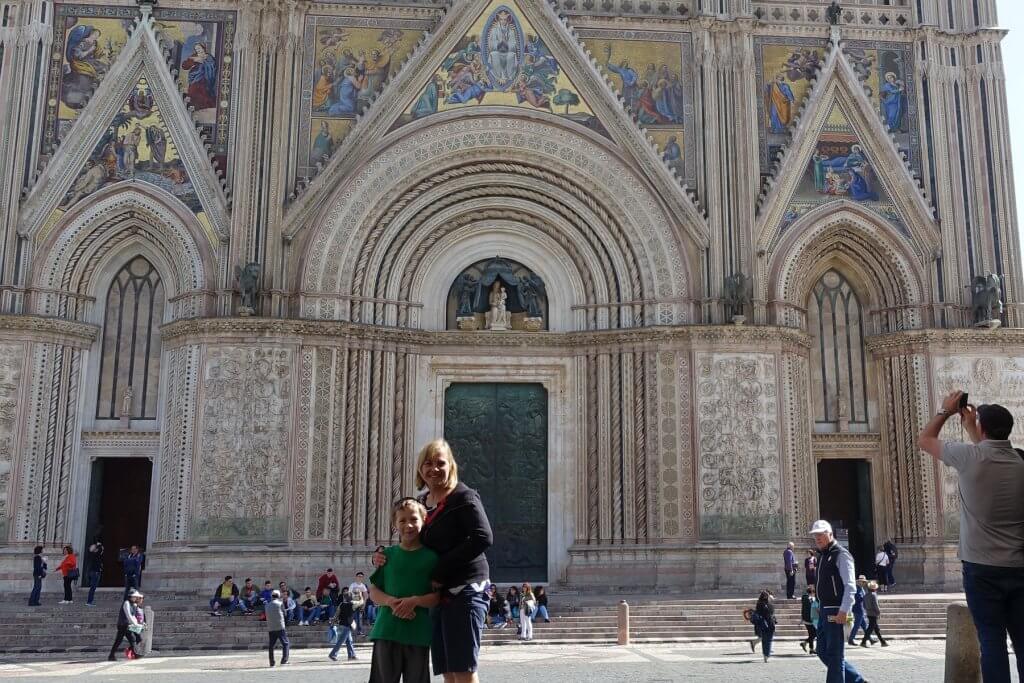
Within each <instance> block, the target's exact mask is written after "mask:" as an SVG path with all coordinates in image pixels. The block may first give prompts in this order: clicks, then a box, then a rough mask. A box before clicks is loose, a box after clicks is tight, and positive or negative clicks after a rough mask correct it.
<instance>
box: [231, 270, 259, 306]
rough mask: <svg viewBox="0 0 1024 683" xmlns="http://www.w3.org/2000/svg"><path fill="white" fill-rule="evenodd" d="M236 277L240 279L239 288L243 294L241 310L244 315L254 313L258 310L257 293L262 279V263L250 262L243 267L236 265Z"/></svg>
mask: <svg viewBox="0 0 1024 683" xmlns="http://www.w3.org/2000/svg"><path fill="white" fill-rule="evenodd" d="M235 277H236V278H237V279H238V290H239V292H240V294H241V306H240V308H239V311H240V312H241V313H242V314H243V315H252V314H253V313H255V312H256V294H257V289H258V287H259V280H260V264H258V263H256V262H252V263H248V264H246V265H245V267H244V268H243V267H242V266H235Z"/></svg>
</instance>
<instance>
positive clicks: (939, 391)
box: [932, 355, 1024, 539]
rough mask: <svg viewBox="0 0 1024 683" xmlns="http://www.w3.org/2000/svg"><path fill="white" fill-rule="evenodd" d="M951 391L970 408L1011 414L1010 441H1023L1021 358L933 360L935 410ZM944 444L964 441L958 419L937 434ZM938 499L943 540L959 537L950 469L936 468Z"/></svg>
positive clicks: (956, 497)
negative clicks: (990, 406) (964, 396)
mask: <svg viewBox="0 0 1024 683" xmlns="http://www.w3.org/2000/svg"><path fill="white" fill-rule="evenodd" d="M954 389H962V390H964V391H967V392H968V393H969V394H970V397H969V400H970V402H971V403H973V404H974V405H981V404H982V403H998V404H1000V405H1002V406H1004V407H1005V408H1006V409H1007V410H1009V411H1010V412H1011V413H1013V432H1011V434H1010V440H1011V441H1013V442H1016V443H1019V442H1020V441H1021V440H1024V431H1022V429H1024V357H1022V356H1011V357H998V356H992V355H986V356H949V357H945V358H936V359H935V382H934V384H933V385H932V391H933V398H934V399H935V403H934V406H935V410H938V407H939V405H940V404H941V402H942V398H943V397H944V396H945V395H946V394H948V393H949V392H950V391H953V390H954ZM939 436H940V438H941V439H943V440H944V441H967V440H968V439H967V435H966V434H964V433H963V432H962V430H961V428H960V420H959V419H952V420H949V421H948V422H946V426H945V427H943V428H942V433H941V434H940V435H939ZM939 467H940V477H941V484H940V487H939V491H940V495H941V496H942V526H943V534H944V536H945V537H946V538H947V539H956V538H959V536H960V493H959V490H958V488H957V473H956V470H954V469H953V468H952V467H946V466H945V465H939Z"/></svg>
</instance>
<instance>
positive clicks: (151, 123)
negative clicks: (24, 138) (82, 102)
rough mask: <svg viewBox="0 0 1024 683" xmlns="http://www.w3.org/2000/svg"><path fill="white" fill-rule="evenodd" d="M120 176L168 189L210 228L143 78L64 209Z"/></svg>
mask: <svg viewBox="0 0 1024 683" xmlns="http://www.w3.org/2000/svg"><path fill="white" fill-rule="evenodd" d="M121 181H141V182H145V183H149V184H150V185H155V186H157V187H159V188H160V189H162V190H165V191H167V192H169V193H170V194H172V195H174V196H175V197H177V198H178V199H179V200H181V202H182V203H184V204H185V206H187V207H188V208H189V209H191V210H192V212H193V213H195V214H196V215H197V217H198V218H199V220H200V222H202V223H203V224H204V226H206V227H207V228H208V229H211V228H210V224H209V221H208V219H207V217H206V214H205V213H204V212H203V206H202V204H201V203H200V202H199V197H198V196H197V195H196V192H195V189H194V188H193V186H192V180H191V179H190V177H189V173H188V171H187V170H186V169H185V165H184V164H183V163H182V161H181V157H180V156H179V154H178V149H177V147H176V146H175V144H174V141H173V140H171V134H170V132H169V131H168V130H167V126H166V124H165V123H164V120H163V117H162V116H161V114H160V110H159V109H158V108H157V106H156V103H155V102H154V101H153V95H152V93H151V91H150V87H149V83H148V82H147V81H146V79H144V78H143V79H140V80H139V82H138V83H137V84H136V86H135V89H134V90H133V91H132V93H131V94H130V95H129V96H128V99H127V101H126V102H125V104H124V106H123V107H122V108H121V111H120V112H118V113H117V114H116V115H114V118H113V120H112V121H111V122H110V125H109V126H108V127H107V130H106V132H105V133H104V134H103V137H101V138H100V141H99V144H97V145H96V148H95V149H94V150H93V152H92V154H90V155H89V158H88V159H87V160H86V162H85V168H84V169H83V171H82V173H81V175H79V176H78V178H77V179H76V180H75V182H74V183H72V185H71V188H70V189H69V190H68V192H67V194H66V195H65V196H64V199H63V201H62V202H61V204H60V209H61V210H66V209H70V208H71V207H72V206H74V205H75V204H77V203H78V202H79V201H81V200H82V199H85V198H86V197H88V196H89V195H91V194H92V193H94V192H96V191H97V190H99V189H101V188H103V187H106V186H107V185H112V184H114V183H117V182H121Z"/></svg>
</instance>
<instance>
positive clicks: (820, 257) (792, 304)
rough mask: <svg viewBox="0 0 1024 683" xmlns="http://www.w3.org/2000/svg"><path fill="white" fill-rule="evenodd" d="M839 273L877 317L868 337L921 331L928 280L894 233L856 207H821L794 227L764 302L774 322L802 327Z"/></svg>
mask: <svg viewBox="0 0 1024 683" xmlns="http://www.w3.org/2000/svg"><path fill="white" fill-rule="evenodd" d="M830 269H836V270H839V271H840V272H842V273H843V275H844V276H845V277H846V278H847V279H848V280H849V281H850V283H851V285H852V286H853V288H854V289H855V290H856V291H857V293H858V295H859V296H860V298H861V301H862V303H863V304H864V305H865V307H866V308H867V309H868V310H869V311H874V312H875V315H874V317H873V319H871V320H869V329H868V333H869V334H870V333H875V332H883V331H892V330H895V329H907V328H914V327H919V326H920V325H921V323H922V308H921V307H922V305H923V304H924V303H925V302H926V300H927V298H928V297H927V290H928V280H927V277H926V276H925V274H924V272H923V271H922V269H921V267H920V265H919V264H918V262H917V261H916V259H915V256H914V254H913V252H911V251H910V249H909V248H908V246H907V245H906V242H905V241H904V240H903V239H901V238H900V236H899V235H897V234H895V229H894V228H893V227H892V226H890V225H888V224H886V223H884V222H883V221H882V220H881V219H879V218H878V217H876V216H875V215H873V214H871V213H870V212H868V211H867V210H865V209H863V208H861V207H858V206H857V205H856V204H854V203H852V202H846V201H843V202H840V203H831V204H828V205H826V206H822V207H820V208H818V209H816V210H814V211H812V212H810V213H808V214H807V215H806V216H804V217H803V218H801V219H800V220H799V221H797V222H796V223H794V224H793V225H792V226H791V227H790V228H788V230H787V231H786V233H785V234H784V235H783V237H782V239H781V240H780V241H779V242H778V243H777V245H776V247H775V249H774V250H773V252H772V255H771V256H770V257H769V262H768V264H767V267H766V271H767V277H766V278H763V280H762V282H764V284H763V285H762V286H763V287H764V288H765V289H764V290H763V291H762V293H761V296H762V297H763V299H764V300H765V301H767V302H768V304H769V309H770V311H773V312H774V313H773V316H774V319H773V320H772V322H774V323H776V324H780V325H787V326H794V327H804V326H805V321H804V319H803V318H804V315H803V310H804V306H805V303H806V301H807V297H808V296H809V294H810V293H811V290H812V288H813V287H814V286H815V284H816V283H817V282H818V280H819V279H820V278H821V276H822V275H823V274H824V273H825V272H827V271H828V270H830Z"/></svg>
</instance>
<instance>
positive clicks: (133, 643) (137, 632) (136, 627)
mask: <svg viewBox="0 0 1024 683" xmlns="http://www.w3.org/2000/svg"><path fill="white" fill-rule="evenodd" d="M142 598H143V595H142V593H140V592H139V591H137V590H135V589H134V588H132V589H130V590H129V591H128V597H127V598H125V600H124V602H122V603H121V609H119V610H118V611H117V636H116V637H115V638H114V644H113V645H112V646H111V648H110V655H109V656H108V657H107V660H108V661H111V662H113V661H117V648H119V647H120V646H121V643H122V642H124V641H125V640H127V641H128V647H127V648H126V649H125V651H124V654H125V656H126V657H127V658H128V659H135V658H136V657H140V656H142V655H141V651H140V650H139V647H138V646H139V643H141V642H142V631H143V630H144V629H145V626H146V616H145V613H144V612H143V611H142V605H141V603H142Z"/></svg>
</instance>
